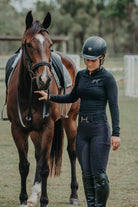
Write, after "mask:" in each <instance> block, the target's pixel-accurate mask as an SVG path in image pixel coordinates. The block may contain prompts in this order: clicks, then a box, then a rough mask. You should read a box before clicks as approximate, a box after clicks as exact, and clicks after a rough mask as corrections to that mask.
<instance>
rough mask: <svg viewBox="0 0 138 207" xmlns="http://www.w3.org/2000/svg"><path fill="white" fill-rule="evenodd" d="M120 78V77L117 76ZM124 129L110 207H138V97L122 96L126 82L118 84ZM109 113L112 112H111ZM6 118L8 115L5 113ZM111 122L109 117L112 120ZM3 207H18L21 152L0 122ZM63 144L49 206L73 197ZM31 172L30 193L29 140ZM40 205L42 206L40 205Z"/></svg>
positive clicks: (111, 168)
mask: <svg viewBox="0 0 138 207" xmlns="http://www.w3.org/2000/svg"><path fill="white" fill-rule="evenodd" d="M114 75H118V74H114ZM118 87H119V108H120V127H121V146H120V148H119V149H118V150H117V151H112V150H111V152H110V158H109V163H108V169H107V172H108V177H109V180H110V196H109V199H108V203H107V207H138V127H137V126H138V110H137V106H138V98H129V97H125V96H123V95H122V90H123V83H122V82H121V81H120V82H118ZM0 97H1V98H0V111H1V108H2V105H3V103H4V98H5V87H4V82H0ZM108 114H109V111H108ZM5 115H6V112H5ZM109 122H110V118H109ZM0 133H1V137H0V207H7V206H9V207H17V206H19V199H18V197H19V192H20V176H19V172H18V153H17V150H16V147H15V144H14V141H13V139H12V136H11V132H10V123H9V122H4V121H0ZM66 146H67V143H66V139H65V143H64V155H63V164H62V172H61V176H60V177H58V178H54V177H53V178H49V179H48V196H49V200H50V203H49V205H48V206H49V207H67V206H68V200H69V196H70V163H69V158H68V154H67V151H66ZM29 161H30V164H31V165H30V172H29V176H28V180H27V189H28V194H29V195H30V193H31V187H32V183H33V179H34V171H35V159H34V148H33V145H32V143H31V141H29ZM77 179H78V183H79V190H78V195H79V200H80V206H81V207H86V202H85V197H84V192H83V186H82V180H81V170H80V166H79V164H78V162H77ZM37 206H39V204H38V205H37Z"/></svg>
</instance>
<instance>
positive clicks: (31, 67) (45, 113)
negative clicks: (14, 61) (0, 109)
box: [17, 44, 51, 128]
mask: <svg viewBox="0 0 138 207" xmlns="http://www.w3.org/2000/svg"><path fill="white" fill-rule="evenodd" d="M24 53H25V59H26V61H27V67H28V71H29V74H30V78H31V85H30V92H29V102H28V115H27V116H26V121H27V126H30V124H31V121H32V117H31V108H32V82H33V73H34V70H36V69H37V68H38V67H39V66H43V65H46V66H48V67H49V68H50V70H51V62H47V61H40V62H38V63H36V64H34V65H32V63H31V60H30V57H29V56H28V54H27V50H26V44H24ZM17 108H18V115H19V120H20V123H21V125H22V127H24V128H26V127H27V126H26V125H25V124H24V123H23V120H22V116H21V110H20V102H19V85H18V84H17ZM48 108H49V89H48V99H47V101H43V119H45V118H47V117H49V113H48Z"/></svg>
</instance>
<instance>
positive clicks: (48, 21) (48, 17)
mask: <svg viewBox="0 0 138 207" xmlns="http://www.w3.org/2000/svg"><path fill="white" fill-rule="evenodd" d="M50 24H51V14H50V13H49V12H48V13H47V15H46V17H45V19H44V21H43V23H42V25H43V26H44V28H45V29H47V28H48V27H49V26H50Z"/></svg>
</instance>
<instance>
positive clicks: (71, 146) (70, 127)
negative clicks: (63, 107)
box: [63, 115, 79, 205]
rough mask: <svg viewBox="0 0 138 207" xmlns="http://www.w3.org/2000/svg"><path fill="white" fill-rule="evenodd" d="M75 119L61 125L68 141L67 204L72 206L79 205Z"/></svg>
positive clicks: (69, 119)
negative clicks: (69, 175)
mask: <svg viewBox="0 0 138 207" xmlns="http://www.w3.org/2000/svg"><path fill="white" fill-rule="evenodd" d="M76 118H77V115H76V116H70V117H69V118H68V119H64V120H63V124H64V127H65V131H66V134H67V139H68V146H67V151H68V154H69V158H70V163H71V195H70V201H69V204H72V205H79V200H78V194H77V190H78V182H77V178H76V147H75V142H76V134H77V122H76Z"/></svg>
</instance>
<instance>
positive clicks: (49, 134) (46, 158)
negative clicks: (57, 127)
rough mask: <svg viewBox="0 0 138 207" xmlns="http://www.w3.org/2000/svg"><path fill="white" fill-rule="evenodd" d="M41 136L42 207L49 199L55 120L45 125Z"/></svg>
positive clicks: (44, 206)
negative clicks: (48, 187) (48, 188)
mask: <svg viewBox="0 0 138 207" xmlns="http://www.w3.org/2000/svg"><path fill="white" fill-rule="evenodd" d="M40 136H41V158H40V175H41V198H40V204H41V207H46V206H47V204H48V202H49V200H48V195H47V179H48V176H49V171H50V167H49V163H50V152H51V146H52V140H53V136H54V122H52V121H51V122H49V124H48V126H47V127H45V129H44V130H43V132H42V133H40Z"/></svg>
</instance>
